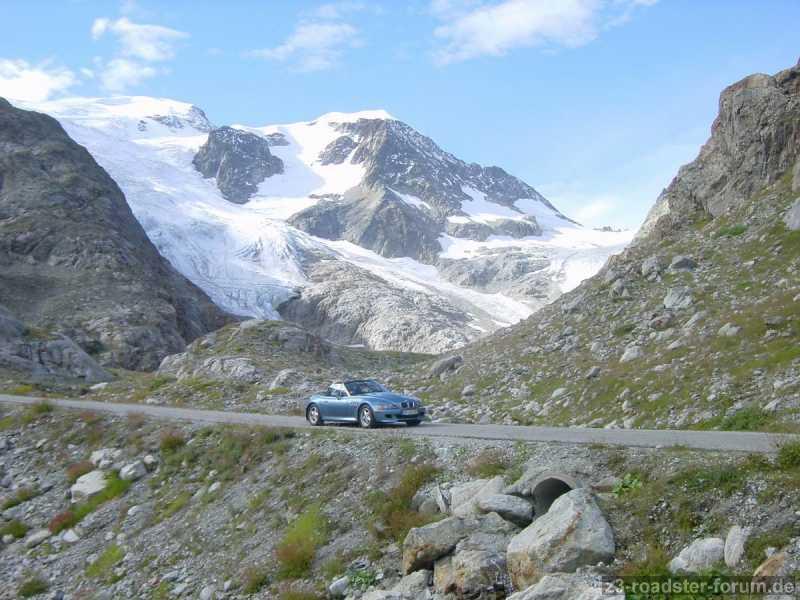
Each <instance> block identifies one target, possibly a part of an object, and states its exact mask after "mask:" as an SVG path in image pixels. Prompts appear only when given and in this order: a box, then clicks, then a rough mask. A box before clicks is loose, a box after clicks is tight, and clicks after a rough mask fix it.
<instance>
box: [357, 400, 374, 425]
mask: <svg viewBox="0 0 800 600" xmlns="http://www.w3.org/2000/svg"><path fill="white" fill-rule="evenodd" d="M358 424H359V425H361V427H363V428H364V429H371V428H372V427H375V414H374V413H373V412H372V409H371V408H370V407H369V406H367V405H366V404H365V405H363V406H362V407H361V408H359V409H358Z"/></svg>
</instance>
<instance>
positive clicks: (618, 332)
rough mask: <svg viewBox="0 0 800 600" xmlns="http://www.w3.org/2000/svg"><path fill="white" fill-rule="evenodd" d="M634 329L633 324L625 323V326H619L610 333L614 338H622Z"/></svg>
mask: <svg viewBox="0 0 800 600" xmlns="http://www.w3.org/2000/svg"><path fill="white" fill-rule="evenodd" d="M634 329H636V325H634V324H633V323H626V324H625V325H620V326H619V327H617V328H615V329H614V331H613V332H612V333H613V334H614V336H616V337H623V336H626V335H628V334H629V333H631V332H632V331H633V330H634Z"/></svg>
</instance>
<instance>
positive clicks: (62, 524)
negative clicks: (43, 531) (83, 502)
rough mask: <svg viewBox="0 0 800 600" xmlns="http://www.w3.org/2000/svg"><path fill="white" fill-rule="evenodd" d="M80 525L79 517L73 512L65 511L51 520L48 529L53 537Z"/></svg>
mask: <svg viewBox="0 0 800 600" xmlns="http://www.w3.org/2000/svg"><path fill="white" fill-rule="evenodd" d="M77 523H78V521H77V517H76V515H75V513H74V512H72V511H71V510H64V511H61V512H60V513H58V514H57V515H56V516H55V517H53V518H52V519H50V523H49V524H48V525H47V528H48V529H49V530H50V533H52V534H53V535H55V534H58V533H61V532H62V531H64V530H65V529H70V528H71V527H74V526H75V525H76V524H77Z"/></svg>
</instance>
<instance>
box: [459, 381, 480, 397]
mask: <svg viewBox="0 0 800 600" xmlns="http://www.w3.org/2000/svg"><path fill="white" fill-rule="evenodd" d="M476 391H477V388H476V387H475V385H474V384H472V383H470V384H469V385H465V386H464V389H462V390H461V396H462V397H464V398H470V397H472V396H474V395H475V392H476Z"/></svg>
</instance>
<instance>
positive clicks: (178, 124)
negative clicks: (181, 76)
mask: <svg viewBox="0 0 800 600" xmlns="http://www.w3.org/2000/svg"><path fill="white" fill-rule="evenodd" d="M149 118H150V119H152V120H153V121H156V122H158V123H161V124H162V125H166V126H167V127H169V128H171V129H183V128H184V127H185V126H186V125H188V126H190V127H193V128H194V129H197V130H198V131H211V130H212V129H213V128H214V126H213V125H212V124H211V122H210V121H209V120H208V117H207V116H206V113H204V112H203V110H202V109H200V108H198V107H196V106H192V108H191V110H190V111H189V115H188V116H187V117H183V118H181V117H176V116H175V115H153V116H151V117H149ZM146 127H147V124H146V123H145V122H144V121H142V122H141V123H140V127H139V128H140V129H146Z"/></svg>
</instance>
